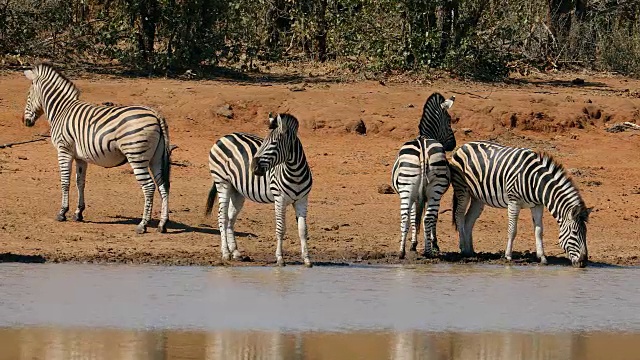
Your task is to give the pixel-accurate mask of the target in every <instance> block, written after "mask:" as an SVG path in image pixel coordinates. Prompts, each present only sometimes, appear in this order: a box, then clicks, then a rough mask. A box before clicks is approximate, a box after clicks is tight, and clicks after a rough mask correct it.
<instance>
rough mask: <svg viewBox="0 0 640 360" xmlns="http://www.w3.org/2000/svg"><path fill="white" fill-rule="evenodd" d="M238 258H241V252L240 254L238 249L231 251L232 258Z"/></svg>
mask: <svg viewBox="0 0 640 360" xmlns="http://www.w3.org/2000/svg"><path fill="white" fill-rule="evenodd" d="M240 259H242V254H240V251H238V250H234V251H233V260H240Z"/></svg>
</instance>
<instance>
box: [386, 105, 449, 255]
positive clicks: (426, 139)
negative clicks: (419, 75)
mask: <svg viewBox="0 0 640 360" xmlns="http://www.w3.org/2000/svg"><path fill="white" fill-rule="evenodd" d="M454 100H455V97H452V98H451V99H449V100H445V98H444V97H443V96H442V95H441V94H439V93H433V94H431V96H429V98H428V99H427V101H426V102H425V104H424V108H423V111H422V118H421V120H420V125H419V127H418V128H419V130H420V136H419V137H418V138H417V139H414V140H411V141H408V142H406V143H405V144H404V145H403V146H402V147H401V148H400V152H399V154H398V157H397V158H396V161H395V163H394V164H393V169H392V173H391V184H392V186H393V188H394V190H395V191H396V192H397V193H398V194H399V195H400V233H401V236H400V258H401V259H403V258H404V256H405V249H404V248H405V244H406V240H407V233H408V231H409V223H411V224H412V234H411V251H416V249H417V246H418V239H417V236H418V232H419V231H420V221H421V220H422V213H423V211H424V203H425V201H426V202H427V211H426V214H425V216H424V240H425V248H424V255H425V256H429V255H431V254H432V252H433V250H435V251H439V250H440V249H439V248H438V240H437V237H436V224H437V222H438V210H439V208H440V198H441V197H442V195H443V194H444V193H445V192H446V191H447V189H448V188H449V181H450V174H449V165H448V163H447V157H446V154H445V151H451V150H453V149H454V148H455V147H456V139H455V136H454V134H453V130H452V129H451V116H450V115H449V113H448V112H447V110H448V109H449V108H451V106H452V105H453V101H454Z"/></svg>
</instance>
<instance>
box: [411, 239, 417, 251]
mask: <svg viewBox="0 0 640 360" xmlns="http://www.w3.org/2000/svg"><path fill="white" fill-rule="evenodd" d="M410 250H411V251H418V242H417V241H416V242H412V243H411V249H410Z"/></svg>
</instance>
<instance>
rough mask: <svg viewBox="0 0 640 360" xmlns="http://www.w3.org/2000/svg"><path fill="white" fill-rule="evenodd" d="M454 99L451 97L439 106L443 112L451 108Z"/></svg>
mask: <svg viewBox="0 0 640 360" xmlns="http://www.w3.org/2000/svg"><path fill="white" fill-rule="evenodd" d="M455 99H456V97H455V96H452V97H451V98H449V99H447V100H445V101H444V102H443V103H442V104H440V106H441V107H442V108H443V109H444V110H449V109H451V107H452V106H453V101H454V100H455Z"/></svg>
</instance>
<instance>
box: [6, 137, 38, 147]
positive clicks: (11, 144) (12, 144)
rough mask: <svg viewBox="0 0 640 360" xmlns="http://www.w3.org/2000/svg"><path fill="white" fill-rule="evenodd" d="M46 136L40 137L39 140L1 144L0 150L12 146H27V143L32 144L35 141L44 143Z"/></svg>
mask: <svg viewBox="0 0 640 360" xmlns="http://www.w3.org/2000/svg"><path fill="white" fill-rule="evenodd" d="M47 137H48V136H46V137H45V136H42V137H41V138H39V139H32V140H26V141H16V142H10V143H6V144H2V145H0V149H4V148H10V147H12V146H14V145H22V144H29V143H33V142H37V141H45V140H47Z"/></svg>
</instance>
